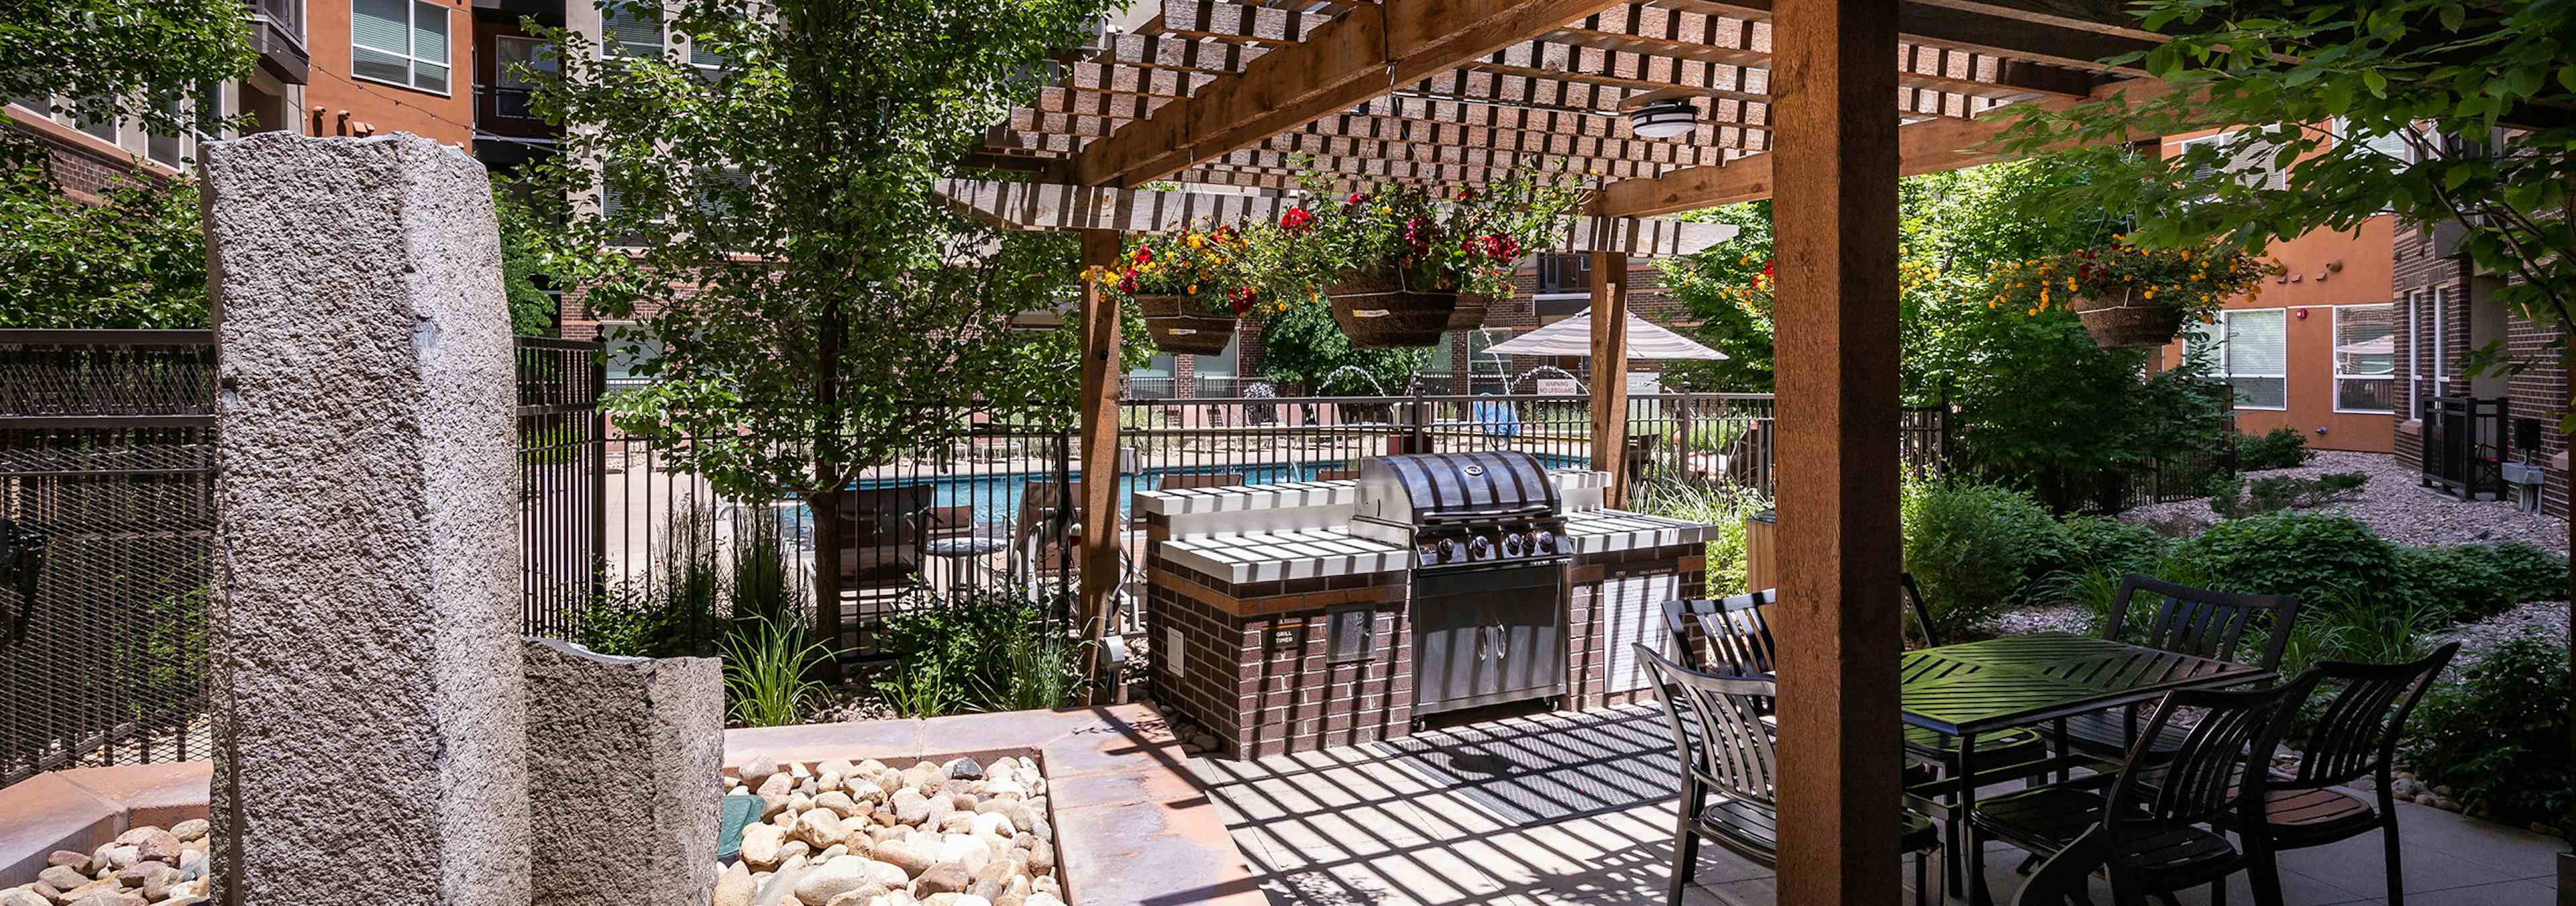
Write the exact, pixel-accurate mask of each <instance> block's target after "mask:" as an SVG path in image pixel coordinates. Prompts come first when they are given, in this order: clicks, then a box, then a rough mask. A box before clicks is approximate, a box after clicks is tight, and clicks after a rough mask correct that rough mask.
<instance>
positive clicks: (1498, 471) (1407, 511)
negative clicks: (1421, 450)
mask: <svg viewBox="0 0 2576 906" xmlns="http://www.w3.org/2000/svg"><path fill="white" fill-rule="evenodd" d="M1557 506H1558V505H1557V497H1556V483H1555V482H1551V481H1549V480H1547V470H1545V469H1543V468H1540V467H1539V462H1538V457H1535V456H1531V455H1529V454H1527V453H1523V452H1520V451H1517V450H1496V451H1488V452H1482V453H1425V454H1418V455H1411V456H1380V457H1377V458H1374V459H1369V460H1365V461H1362V462H1361V463H1360V477H1359V512H1358V515H1360V516H1363V517H1368V518H1372V519H1377V520H1380V521H1384V522H1395V523H1409V524H1413V525H1431V524H1435V523H1460V522H1483V521H1491V520H1497V519H1510V518H1522V517H1531V516H1552V515H1555V514H1556V512H1557Z"/></svg>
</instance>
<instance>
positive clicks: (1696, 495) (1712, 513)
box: [1636, 479, 1771, 595]
mask: <svg viewBox="0 0 2576 906" xmlns="http://www.w3.org/2000/svg"><path fill="white" fill-rule="evenodd" d="M1636 501H1637V503H1636V506H1637V511H1638V512H1641V513H1650V514H1653V515H1657V516H1666V517H1670V518H1674V519H1687V520H1690V521H1692V522H1702V523H1707V524H1709V525H1713V526H1716V527H1717V537H1715V538H1712V539H1709V542H1708V593H1709V594H1711V595H1731V594H1737V593H1740V592H1743V591H1746V590H1747V589H1746V588H1745V566H1744V518H1745V517H1747V516H1751V515H1753V514H1755V513H1759V512H1762V511H1763V510H1766V509H1769V508H1770V507H1771V501H1769V500H1767V499H1765V498H1764V497H1763V496H1762V495H1761V493H1760V492H1757V491H1755V490H1753V489H1752V488H1743V487H1736V486H1734V485H1727V484H1705V483H1697V482H1684V481H1677V480H1671V479H1664V480H1658V481H1653V482H1647V483H1644V484H1641V485H1639V486H1638V488H1637V495H1636Z"/></svg>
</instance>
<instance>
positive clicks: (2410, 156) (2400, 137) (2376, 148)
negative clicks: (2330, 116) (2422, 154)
mask: <svg viewBox="0 0 2576 906" xmlns="http://www.w3.org/2000/svg"><path fill="white" fill-rule="evenodd" d="M2334 135H2335V139H2336V140H2337V141H2341V140H2343V139H2345V138H2348V137H2350V136H2351V135H2352V124H2351V123H2350V122H2347V121H2346V120H2344V118H2342V117H2336V118H2335V121H2334ZM2361 146H2362V147H2363V148H2366V149H2369V150H2370V151H2373V152H2376V153H2379V154H2385V155H2388V156H2389V157H2394V158H2396V159H2398V160H2400V161H2403V162H2406V163H2410V164H2411V163H2414V162H2415V146H2414V145H2412V144H2409V143H2408V142H2407V141H2406V133H2405V132H2402V131H2400V132H2388V133H2383V134H2380V135H2374V136H2371V137H2369V138H2367V139H2363V140H2362V142H2361Z"/></svg>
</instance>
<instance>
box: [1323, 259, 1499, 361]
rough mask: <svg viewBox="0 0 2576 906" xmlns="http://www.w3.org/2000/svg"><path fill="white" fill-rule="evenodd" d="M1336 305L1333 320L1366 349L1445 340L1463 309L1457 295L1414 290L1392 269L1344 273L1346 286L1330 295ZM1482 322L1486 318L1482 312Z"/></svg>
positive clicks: (1453, 292) (1343, 278)
mask: <svg viewBox="0 0 2576 906" xmlns="http://www.w3.org/2000/svg"><path fill="white" fill-rule="evenodd" d="M1325 295H1326V296H1328V297H1330V298H1331V300H1332V303H1333V321H1334V322H1335V323H1337V324H1340V325H1341V326H1342V334H1343V335H1344V336H1348V337H1350V338H1351V345H1353V346H1357V347H1359V348H1361V349H1403V348H1409V347H1417V346H1429V345H1432V344H1434V343H1438V342H1440V335H1441V334H1442V333H1443V332H1446V331H1447V330H1448V329H1449V321H1450V317H1451V316H1452V315H1453V314H1455V313H1456V312H1457V310H1458V306H1459V295H1458V293H1457V292H1455V291H1444V290H1429V291H1424V290H1414V289H1410V288H1408V287H1406V285H1405V282H1404V274H1403V272H1401V271H1397V270H1394V269H1392V268H1389V269H1385V270H1376V271H1344V272H1343V273H1342V282H1341V283H1339V284H1336V285H1334V286H1333V287H1332V288H1331V289H1329V290H1326V291H1325ZM1477 320H1478V321H1482V320H1484V315H1483V314H1482V313H1481V312H1480V313H1478V315H1477Z"/></svg>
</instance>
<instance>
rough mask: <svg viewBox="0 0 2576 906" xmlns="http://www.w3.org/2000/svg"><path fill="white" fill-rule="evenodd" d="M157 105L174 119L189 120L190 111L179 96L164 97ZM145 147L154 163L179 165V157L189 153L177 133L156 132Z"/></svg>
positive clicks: (146, 154)
mask: <svg viewBox="0 0 2576 906" xmlns="http://www.w3.org/2000/svg"><path fill="white" fill-rule="evenodd" d="M156 106H158V107H160V108H161V114H162V115H163V116H167V117H169V118H170V119H171V120H172V121H174V122H183V123H184V122H187V116H188V112H187V110H186V109H185V108H184V107H183V106H182V102H181V101H180V100H179V99H178V98H177V97H168V98H163V99H162V100H161V103H160V104H158V105H156ZM143 148H144V150H143V153H144V155H145V156H147V157H150V158H152V162H153V163H157V164H161V165H163V166H168V167H176V166H178V165H179V159H180V158H181V157H183V156H185V155H186V154H187V150H186V148H185V147H184V146H183V145H182V144H181V143H180V137H179V136H176V135H160V134H157V133H156V134H154V135H152V136H151V137H150V138H149V140H147V141H146V142H145V143H144V146H143Z"/></svg>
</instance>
